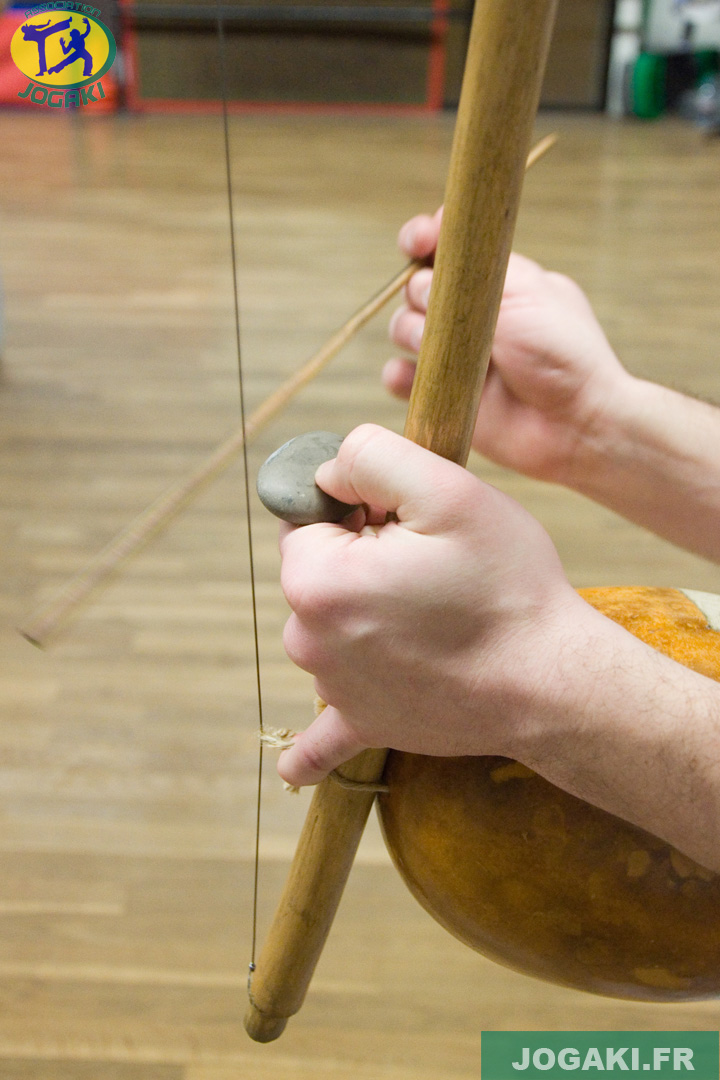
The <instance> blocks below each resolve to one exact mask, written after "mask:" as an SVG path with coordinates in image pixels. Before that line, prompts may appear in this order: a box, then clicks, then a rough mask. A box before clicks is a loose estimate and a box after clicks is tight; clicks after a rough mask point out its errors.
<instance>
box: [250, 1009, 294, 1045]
mask: <svg viewBox="0 0 720 1080" xmlns="http://www.w3.org/2000/svg"><path fill="white" fill-rule="evenodd" d="M288 1020H289V1017H287V1016H268V1015H267V1014H266V1013H262V1012H260V1010H259V1009H257V1008H256V1007H255V1006H254V1005H253V1003H252V1002H250V1004H249V1005H248V1010H247V1012H246V1013H245V1020H244V1024H245V1030H246V1031H247V1033H248V1035H249V1036H250V1038H251V1039H253V1040H254V1041H255V1042H259V1043H269V1042H274V1041H275V1039H277V1038H279V1037H280V1035H282V1033H283V1031H284V1030H285V1028H286V1027H287V1022H288Z"/></svg>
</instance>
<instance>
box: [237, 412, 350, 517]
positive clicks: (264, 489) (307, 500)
mask: <svg viewBox="0 0 720 1080" xmlns="http://www.w3.org/2000/svg"><path fill="white" fill-rule="evenodd" d="M342 441H343V440H342V437H341V436H340V435H334V434H333V433H332V432H331V431H310V432H308V433H307V434H306V435H298V436H296V437H295V438H294V439H290V441H289V442H286V443H285V444H284V445H283V446H281V447H280V448H279V450H276V451H275V453H274V454H271V455H270V457H269V458H268V459H267V461H266V462H265V463H264V464H263V465H261V467H260V470H259V472H258V478H257V492H258V495H259V496H260V500H261V502H262V503H263V505H264V506H265V507H267V509H268V510H269V511H270V513H271V514H275V516H276V517H279V518H282V519H283V521H289V522H291V523H292V524H293V525H314V524H316V523H317V522H318V521H331V522H339V521H342V520H343V519H344V518H346V517H347V516H348V514H351V513H352V512H353V510H356V509H357V507H356V506H353V505H351V504H349V503H344V502H340V501H339V500H338V499H333V498H332V497H331V496H330V495H326V493H325V492H324V491H323V490H322V489H321V488H319V487H318V486H317V484H316V483H315V472H316V470H317V469H318V467H319V466H320V465H322V463H323V461H330V460H331V458H334V457H337V452H338V450H339V449H340V444H341V443H342Z"/></svg>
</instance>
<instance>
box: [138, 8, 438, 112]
mask: <svg viewBox="0 0 720 1080" xmlns="http://www.w3.org/2000/svg"><path fill="white" fill-rule="evenodd" d="M129 3H130V0H119V4H120V16H121V22H122V43H121V48H122V51H123V57H124V61H125V101H126V104H127V107H128V108H129V109H130V110H131V111H132V112H139V113H170V114H173V113H174V114H180V115H200V116H203V115H205V116H206V115H213V114H215V113H219V112H221V111H222V103H221V102H220V101H217V100H213V99H193V98H188V99H185V98H183V99H182V100H180V99H176V98H143V97H141V95H140V93H139V90H138V82H139V63H138V52H137V35H136V33H135V28H134V26H133V24H132V19H131V18H130V17H129V15H128V14H127V10H126V9H127V8H128V7H129ZM449 10H450V0H432V12H433V19H432V22H431V24H430V48H429V53H428V67H427V79H426V94H425V101H424V102H423V103H422V104H419V105H398V104H391V103H358V102H350V101H338V102H335V101H330V102H326V101H232V102H230V103H229V105H228V110H229V112H231V113H234V114H238V113H239V114H243V113H295V114H298V113H300V114H302V113H306V114H315V115H318V114H320V115H323V114H326V115H333V114H335V115H338V114H340V115H360V116H363V115H377V114H380V115H385V116H387V115H391V116H408V115H411V116H412V115H418V114H423V115H424V114H427V113H436V112H439V111H440V110H441V109H442V107H443V99H444V92H445V65H446V55H447V34H448V27H449V19H448V14H449Z"/></svg>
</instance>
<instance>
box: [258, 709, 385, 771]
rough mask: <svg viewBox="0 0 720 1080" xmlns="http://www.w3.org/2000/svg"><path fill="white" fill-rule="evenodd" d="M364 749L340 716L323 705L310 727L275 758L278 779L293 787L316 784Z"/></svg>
mask: <svg viewBox="0 0 720 1080" xmlns="http://www.w3.org/2000/svg"><path fill="white" fill-rule="evenodd" d="M361 750H367V746H366V745H365V743H362V742H360V740H359V739H358V737H357V735H356V734H355V732H353V731H351V730H350V728H349V727H348V726H347V724H346V723H345V721H344V720H343V718H342V716H341V714H340V713H339V712H338V711H337V709H334V708H333V707H332V705H328V706H326V708H324V709H323V711H322V712H321V713H320V715H319V716H318V717H317V719H316V720H314V721H313V723H312V724H311V725H310V727H309V728H308V729H307V730H306V731H303V732H301V734H300V735H298V736H296V738H295V742H294V743H293V745H292V746H291V747H289V748H288V749H287V750H283V752H282V754H281V755H280V757H279V758H278V764H277V770H278V772H279V773H280V776H281V777H282V778H283V780H285V781H286V783H288V784H292V785H293V787H306V786H307V785H308V784H319V783H320V781H321V780H324V779H325V777H326V776H327V775H328V773H331V772H332V771H333V769H336V768H337V767H338V765H342V764H343V763H344V762H346V761H349V760H350V758H353V757H355V755H356V754H359V753H360V752H361Z"/></svg>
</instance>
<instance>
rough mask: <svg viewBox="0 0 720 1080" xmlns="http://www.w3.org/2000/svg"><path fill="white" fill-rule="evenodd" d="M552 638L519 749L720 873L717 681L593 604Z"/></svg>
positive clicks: (554, 777)
mask: <svg viewBox="0 0 720 1080" xmlns="http://www.w3.org/2000/svg"><path fill="white" fill-rule="evenodd" d="M578 602H579V603H583V602H582V601H578ZM566 631H567V628H566ZM555 640H556V642H557V641H558V640H559V641H560V643H561V644H560V646H559V647H554V648H553V651H552V655H553V661H552V663H549V664H548V665H547V668H546V671H545V673H544V675H543V676H541V677H540V678H538V679H537V684H536V685H537V688H536V689H535V690H534V691H532V697H531V698H530V700H529V701H528V704H527V712H526V716H527V719H526V721H525V722H524V724H522V726H521V727H519V729H518V731H519V745H518V747H517V749H518V753H517V755H516V756H517V757H518V758H519V759H520V760H522V761H523V762H524V763H525V764H527V765H529V766H530V767H531V768H534V769H535V770H536V771H537V772H539V773H540V774H541V775H543V776H545V777H546V778H547V779H548V780H550V781H551V782H552V783H554V784H557V786H558V787H561V788H563V789H564V790H566V791H569V792H570V793H571V794H574V795H576V796H578V797H579V798H582V799H584V800H586V801H587V802H591V803H593V804H594V805H596V806H599V807H601V808H602V809H604V810H607V811H609V812H610V813H613V814H616V815H617V816H618V817H621V818H624V819H625V820H628V821H631V822H633V823H634V824H636V825H638V826H640V827H641V828H644V829H646V830H648V831H649V832H651V833H653V834H655V835H657V836H660V837H661V838H662V839H664V840H667V841H668V842H669V843H671V844H673V845H674V846H676V847H677V848H679V849H680V850H681V851H682V852H684V853H685V854H687V855H689V856H690V857H691V858H693V859H696V860H697V861H698V862H700V863H701V864H702V865H704V866H708V867H711V868H713V869H715V870H720V685H719V684H718V683H716V682H714V681H713V680H712V679H709V678H706V677H705V676H703V675H699V674H697V673H696V672H694V671H691V670H690V669H688V668H685V667H682V666H681V665H679V664H677V663H675V662H674V661H673V660H670V659H668V658H667V657H665V656H663V655H662V654H661V653H659V652H656V651H655V650H654V649H651V648H650V647H649V646H647V645H645V644H644V643H643V642H641V641H639V640H638V639H637V638H634V637H633V636H632V635H631V634H629V633H627V631H625V630H623V629H622V628H621V627H619V626H617V625H615V624H614V623H612V622H610V620H608V619H606V618H604V617H603V616H602V615H600V614H599V613H597V612H595V611H594V610H592V609H586V610H581V612H580V615H579V617H577V618H576V619H575V620H572V632H571V633H567V632H564V633H563V635H562V637H561V638H556V639H555Z"/></svg>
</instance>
